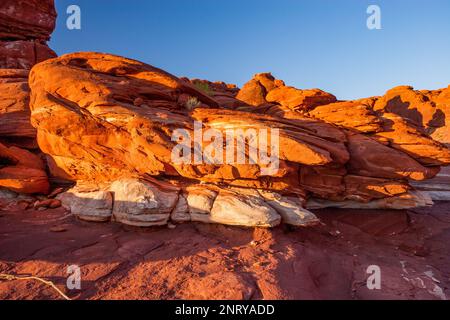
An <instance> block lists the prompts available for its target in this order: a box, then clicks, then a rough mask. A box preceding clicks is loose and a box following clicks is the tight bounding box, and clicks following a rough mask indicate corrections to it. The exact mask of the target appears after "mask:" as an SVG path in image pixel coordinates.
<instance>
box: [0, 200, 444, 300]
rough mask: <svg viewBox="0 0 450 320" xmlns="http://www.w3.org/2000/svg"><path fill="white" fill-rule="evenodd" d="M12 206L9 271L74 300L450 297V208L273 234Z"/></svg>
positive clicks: (2, 266)
mask: <svg viewBox="0 0 450 320" xmlns="http://www.w3.org/2000/svg"><path fill="white" fill-rule="evenodd" d="M3 205H4V204H3ZM1 207H2V205H0V208H1ZM3 208H4V209H3V210H0V273H6V274H14V275H20V276H26V275H33V276H39V277H42V278H45V279H47V280H50V281H53V282H54V283H55V284H56V285H57V286H58V288H60V289H61V290H62V291H64V292H65V293H66V294H67V295H68V296H69V297H71V298H72V299H445V298H448V297H450V203H444V202H441V203H437V204H436V205H435V206H434V207H433V208H428V209H422V210H415V211H378V212H374V211H362V210H335V209H333V210H322V211H316V213H317V214H318V216H319V217H320V218H321V219H322V221H323V222H324V225H322V226H319V227H316V228H312V229H294V228H290V227H288V226H281V227H278V228H275V229H273V230H267V229H243V228H235V227H227V226H221V225H204V224H186V225H178V226H177V227H176V228H175V229H169V228H150V229H140V228H131V227H126V226H122V225H119V224H114V223H105V224H96V223H88V222H82V221H79V220H77V219H76V218H74V217H73V216H67V213H66V212H65V211H64V209H62V208H60V209H55V210H47V211H34V210H32V209H31V210H26V211H24V210H22V209H20V208H18V207H9V208H7V209H5V206H3ZM72 264H76V265H78V266H80V268H81V273H82V278H81V290H75V291H73V290H68V289H67V288H66V279H67V276H68V274H67V266H69V265H72ZM369 265H378V266H379V267H380V268H381V290H369V289H368V288H367V286H366V279H367V277H368V276H369V275H368V274H367V273H366V271H367V267H368V266H369ZM0 299H61V297H60V296H59V295H58V294H57V293H56V291H54V290H53V289H51V288H50V287H48V286H46V285H44V284H42V283H40V282H37V281H34V280H29V281H24V280H13V281H3V280H0Z"/></svg>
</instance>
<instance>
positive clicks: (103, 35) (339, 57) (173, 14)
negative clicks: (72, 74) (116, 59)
mask: <svg viewBox="0 0 450 320" xmlns="http://www.w3.org/2000/svg"><path fill="white" fill-rule="evenodd" d="M56 4H57V10H58V14H59V17H58V23H57V29H56V31H55V33H54V34H53V38H52V41H51V43H50V45H51V47H52V48H53V49H54V50H55V51H56V52H57V53H58V54H60V55H61V54H64V53H69V52H75V51H100V52H108V53H114V54H118V55H123V56H126V57H130V58H134V59H137V60H141V61H144V62H146V63H149V64H151V65H154V66H156V67H160V68H163V69H165V70H166V71H168V72H171V73H173V74H175V75H177V76H188V77H191V78H193V77H195V78H202V79H208V80H212V81H216V80H222V81H225V82H229V83H235V84H237V85H239V86H241V85H242V84H243V83H245V82H246V81H247V80H249V79H250V78H251V77H252V75H253V74H254V73H258V72H265V71H270V72H272V73H273V74H274V75H275V76H276V77H278V78H280V79H283V80H285V82H286V83H287V84H288V85H293V86H296V87H299V88H316V87H317V88H321V89H324V90H326V91H329V92H331V93H333V94H335V95H337V96H338V98H340V99H353V98H361V97H367V96H371V95H380V94H383V93H384V92H385V91H386V90H387V89H389V88H391V87H393V86H397V85H402V84H409V85H413V86H414V87H415V88H416V89H437V88H441V87H447V86H448V85H449V84H450V1H449V0H372V1H366V0H271V1H268V0H56ZM70 4H77V5H79V6H80V7H81V13H82V29H81V30H72V31H70V30H68V29H67V28H66V19H67V16H68V15H67V14H66V9H67V7H68V6H69V5H70ZM370 4H377V5H379V6H380V7H381V10H382V11H381V12H382V28H383V29H382V30H372V31H371V30H368V29H367V27H366V19H367V17H368V15H367V13H366V9H367V7H368V5H370Z"/></svg>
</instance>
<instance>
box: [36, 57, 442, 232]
mask: <svg viewBox="0 0 450 320" xmlns="http://www.w3.org/2000/svg"><path fill="white" fill-rule="evenodd" d="M49 79H52V81H49ZM29 82H30V87H31V91H32V94H31V112H32V124H33V126H34V127H35V128H36V130H37V136H38V143H39V147H40V148H41V150H42V151H43V152H44V153H45V154H47V155H48V159H49V169H50V171H51V174H52V176H55V177H58V178H61V179H66V180H70V181H75V182H77V183H78V184H83V185H84V186H86V185H88V186H89V187H87V189H86V187H84V191H83V192H85V193H86V195H85V196H78V197H77V200H76V201H78V202H79V201H83V200H82V199H83V198H85V199H88V200H86V201H92V197H93V198H95V199H97V198H99V199H100V201H103V202H102V203H103V205H101V208H107V207H105V203H107V202H108V200H107V199H109V198H108V196H106V195H105V194H104V192H110V193H111V195H112V199H113V200H112V201H113V202H117V203H118V204H119V205H118V206H116V205H115V204H113V205H112V206H111V208H116V209H117V208H122V209H121V210H119V211H117V210H116V212H115V211H114V209H111V213H110V214H105V210H106V211H108V209H105V210H101V211H100V213H99V218H98V219H114V220H117V221H120V222H123V223H128V224H132V225H143V226H148V225H161V224H166V223H169V221H173V222H182V221H202V222H207V223H223V224H230V225H245V226H263V227H271V226H275V225H278V224H279V223H281V222H286V223H291V224H294V225H310V224H313V223H315V222H317V219H315V217H314V216H313V215H312V213H310V212H309V211H307V210H305V209H302V208H303V207H304V206H306V203H307V202H309V203H312V204H314V207H317V206H320V205H321V204H322V205H323V206H326V207H328V206H330V205H331V206H333V205H334V206H338V207H346V206H349V205H351V206H353V207H354V206H358V203H359V204H361V207H364V208H376V207H384V208H405V207H415V206H424V205H429V204H430V200H429V198H428V197H427V196H426V195H422V194H421V193H420V192H417V191H414V190H413V188H412V187H411V185H410V181H422V180H426V179H430V178H433V177H434V176H435V175H436V174H437V173H438V172H439V168H440V166H442V165H447V164H449V163H450V150H449V149H447V148H446V147H445V145H443V144H442V143H440V142H437V141H435V140H433V139H432V138H431V137H430V136H429V130H430V125H429V124H430V121H428V122H427V126H425V125H424V124H423V122H422V124H419V123H418V122H417V119H410V117H408V114H405V112H403V111H402V110H400V109H399V108H398V107H392V104H391V103H389V102H388V101H391V98H389V97H390V96H389V94H387V95H386V97H375V98H368V99H362V100H358V101H348V102H339V101H336V98H335V97H334V96H333V95H331V94H329V93H326V92H324V91H322V90H319V89H311V90H300V89H296V88H293V87H287V86H286V85H285V84H284V82H283V81H281V80H277V79H275V78H274V77H273V76H272V75H270V74H267V73H266V74H258V75H256V76H255V77H254V78H253V79H252V80H251V81H250V82H249V83H248V84H246V85H245V86H244V87H243V88H242V89H241V90H240V91H239V89H237V88H236V87H235V86H232V85H227V84H224V83H212V82H208V81H204V80H189V79H186V78H182V79H180V78H177V77H175V76H173V75H171V74H169V73H167V72H165V71H163V70H161V69H157V68H155V67H152V66H150V65H147V64H144V63H141V62H139V61H135V60H131V59H127V58H123V57H119V56H113V55H108V54H100V53H89V52H87V53H75V54H69V55H65V56H62V57H60V58H57V59H52V60H48V61H45V62H43V63H40V64H38V65H36V66H35V67H34V68H33V70H32V72H31V75H30V81H29ZM396 90H398V89H396ZM401 90H403V89H401ZM401 90H400V91H401ZM404 90H407V91H408V90H412V89H409V88H405V89H404ZM415 94H416V93H413V94H409V95H407V97H410V95H412V96H413V97H415ZM428 95H431V94H430V93H428ZM440 103H441V104H442V102H440ZM430 117H431V119H433V118H435V119H436V118H437V115H436V116H430ZM196 123H197V124H198V123H201V127H200V128H201V129H202V130H208V129H214V130H215V131H217V132H219V134H220V135H223V136H225V135H226V131H227V130H230V129H242V128H245V129H255V130H258V129H260V128H271V129H274V128H275V129H277V130H278V132H279V141H278V142H279V153H278V156H279V169H278V170H276V171H275V172H273V173H271V174H267V173H266V171H265V169H267V168H266V166H267V164H262V163H260V162H258V161H256V162H254V163H244V164H237V163H220V162H219V163H215V162H214V163H205V162H200V163H195V162H193V163H178V162H175V161H174V160H173V157H172V156H173V154H172V152H173V150H174V148H175V147H176V146H177V143H178V142H177V141H174V140H173V139H172V138H173V134H174V132H176V131H177V130H179V129H183V130H185V131H186V132H188V133H189V134H190V135H192V136H194V129H195V128H196V127H195V126H196ZM436 125H438V124H436ZM193 143H194V142H193ZM210 143H211V142H210V141H209V142H205V141H203V140H201V141H200V147H201V148H200V149H201V150H203V149H207V148H208V147H210ZM193 147H194V146H193ZM250 147H251V146H250V142H249V141H247V140H245V150H246V153H248V154H249V153H250V149H251V148H250ZM214 149H216V150H220V151H223V154H225V153H226V150H225V149H226V146H225V145H222V144H219V145H214ZM222 149H223V150H222ZM248 154H246V155H248ZM130 181H131V182H130ZM124 185H126V186H129V188H128V187H127V188H125V187H124ZM131 186H133V187H131ZM76 188H78V187H76ZM125 189H127V190H132V191H129V192H130V193H128V191H127V192H125ZM133 190H134V191H133ZM83 192H81V193H83ZM92 192H100V193H92ZM72 193H73V194H78V195H79V193H80V191H79V190H77V189H75V190H73V192H72ZM89 193H90V194H89ZM116 193H117V194H118V195H120V198H121V199H122V198H123V199H122V200H120V199H119V198H115V197H114V194H116ZM69 198H70V197H69ZM72 198H73V197H72ZM80 199H81V200H80ZM89 199H90V200H89ZM74 201H75V200H74ZM69 202H70V201H69ZM78 202H77V203H78ZM139 203H140V205H139ZM330 203H331V204H330ZM67 206H69V207H70V203H69V204H68V205H67ZM296 208H297V210H296ZM83 215H84V214H83V213H82V212H80V216H83ZM105 217H106V218H105ZM87 219H91V220H92V219H94V220H95V219H96V218H95V217H94V218H92V217H87Z"/></svg>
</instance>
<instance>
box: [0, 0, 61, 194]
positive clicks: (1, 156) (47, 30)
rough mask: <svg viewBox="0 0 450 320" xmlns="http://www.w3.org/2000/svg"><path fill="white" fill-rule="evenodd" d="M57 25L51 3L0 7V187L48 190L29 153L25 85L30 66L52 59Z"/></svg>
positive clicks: (32, 135) (8, 2)
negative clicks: (53, 32)
mask: <svg viewBox="0 0 450 320" xmlns="http://www.w3.org/2000/svg"><path fill="white" fill-rule="evenodd" d="M55 20H56V12H55V8H54V3H53V0H44V1H43V0H25V1H24V0H21V1H15V0H3V1H2V2H1V3H0V187H6V188H8V189H10V190H14V191H17V192H20V193H47V192H48V191H49V183H48V179H47V175H46V172H45V164H44V163H43V162H42V160H41V159H40V158H39V157H38V156H36V155H35V154H34V153H32V152H30V151H28V150H33V149H37V143H36V130H35V129H34V128H33V127H32V126H31V123H30V109H29V91H30V90H29V87H28V83H27V82H28V72H29V71H28V70H29V69H31V67H32V66H33V65H35V64H36V63H38V62H41V61H44V60H46V59H49V58H52V57H55V56H56V54H55V53H54V52H53V51H52V50H51V49H50V48H49V47H48V46H47V41H48V40H49V39H50V34H51V33H52V31H53V29H54V27H55ZM27 149H28V150H27ZM27 159H28V160H27ZM25 160H27V161H25Z"/></svg>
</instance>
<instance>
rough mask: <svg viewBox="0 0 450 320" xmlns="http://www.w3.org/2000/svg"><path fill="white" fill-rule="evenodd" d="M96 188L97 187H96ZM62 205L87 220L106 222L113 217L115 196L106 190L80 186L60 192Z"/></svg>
mask: <svg viewBox="0 0 450 320" xmlns="http://www.w3.org/2000/svg"><path fill="white" fill-rule="evenodd" d="M94 190H95V188H94ZM56 198H57V199H59V200H60V201H61V203H62V205H63V206H64V207H65V208H67V209H68V210H70V212H71V213H72V214H74V215H75V216H77V217H78V218H80V219H82V220H86V221H95V222H104V221H110V220H111V217H112V208H113V196H112V194H111V192H109V191H104V190H96V191H90V190H86V189H84V188H80V187H79V186H75V187H74V188H72V189H70V190H68V191H66V192H64V193H61V194H59V195H58V196H57V197H56Z"/></svg>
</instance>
